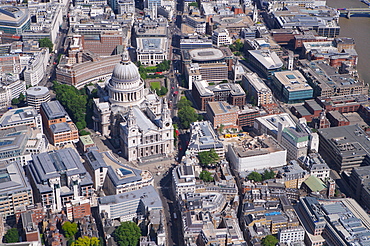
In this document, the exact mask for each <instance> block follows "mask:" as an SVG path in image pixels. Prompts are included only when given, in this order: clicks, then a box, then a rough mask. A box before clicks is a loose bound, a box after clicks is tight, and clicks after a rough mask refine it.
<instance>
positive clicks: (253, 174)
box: [247, 172, 262, 182]
mask: <svg viewBox="0 0 370 246" xmlns="http://www.w3.org/2000/svg"><path fill="white" fill-rule="evenodd" d="M247 179H249V180H253V181H255V182H261V181H262V175H261V174H260V173H258V172H251V173H250V174H249V175H248V176H247Z"/></svg>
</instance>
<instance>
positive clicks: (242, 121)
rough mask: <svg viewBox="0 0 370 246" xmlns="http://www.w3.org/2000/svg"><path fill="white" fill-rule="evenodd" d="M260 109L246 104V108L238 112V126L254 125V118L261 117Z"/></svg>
mask: <svg viewBox="0 0 370 246" xmlns="http://www.w3.org/2000/svg"><path fill="white" fill-rule="evenodd" d="M260 116H261V113H260V109H259V108H258V107H248V106H245V107H244V109H241V110H239V112H238V126H239V127H245V126H246V127H253V125H254V119H255V118H257V117H260Z"/></svg>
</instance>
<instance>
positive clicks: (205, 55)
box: [189, 48, 224, 62]
mask: <svg viewBox="0 0 370 246" xmlns="http://www.w3.org/2000/svg"><path fill="white" fill-rule="evenodd" d="M189 53H190V56H191V58H192V60H194V61H196V62H197V61H213V60H220V59H222V58H224V54H223V53H222V51H221V50H219V49H216V48H208V49H194V50H190V51H189Z"/></svg>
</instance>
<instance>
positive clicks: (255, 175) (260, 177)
mask: <svg viewBox="0 0 370 246" xmlns="http://www.w3.org/2000/svg"><path fill="white" fill-rule="evenodd" d="M274 177H275V172H274V171H273V170H267V169H266V170H265V171H264V172H263V173H259V172H251V173H250V174H249V175H248V176H247V179H249V180H253V181H255V182H261V181H264V180H267V179H273V178H274Z"/></svg>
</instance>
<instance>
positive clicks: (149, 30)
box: [135, 19, 169, 65]
mask: <svg viewBox="0 0 370 246" xmlns="http://www.w3.org/2000/svg"><path fill="white" fill-rule="evenodd" d="M135 36H136V54H137V60H138V61H140V62H141V63H142V64H144V65H157V64H159V63H161V62H162V61H164V60H168V46H169V44H168V33H167V21H166V20H165V19H163V21H148V20H144V21H143V22H141V23H139V24H138V25H137V26H135Z"/></svg>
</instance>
